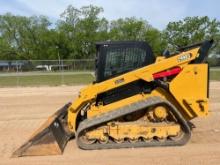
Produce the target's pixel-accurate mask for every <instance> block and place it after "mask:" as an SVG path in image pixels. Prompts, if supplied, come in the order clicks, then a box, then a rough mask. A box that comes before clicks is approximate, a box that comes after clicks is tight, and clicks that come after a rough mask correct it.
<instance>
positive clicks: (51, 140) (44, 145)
mask: <svg viewBox="0 0 220 165" xmlns="http://www.w3.org/2000/svg"><path fill="white" fill-rule="evenodd" d="M70 104H71V103H68V104H66V105H65V106H64V107H63V108H61V109H59V110H58V111H57V112H56V113H55V114H53V115H52V116H50V117H49V118H48V119H47V121H46V122H45V123H44V124H43V125H42V126H41V127H40V128H39V129H38V130H36V131H35V133H34V134H33V135H32V136H31V137H30V138H29V140H28V141H27V142H26V143H24V144H23V145H22V146H20V147H19V148H18V149H17V150H16V151H14V153H13V154H12V157H21V156H44V155H59V154H62V153H63V150H64V148H65V146H66V144H67V142H68V141H69V139H70V138H71V137H72V136H73V135H72V134H71V133H69V132H68V131H67V130H68V129H67V121H66V116H67V110H68V107H69V106H70Z"/></svg>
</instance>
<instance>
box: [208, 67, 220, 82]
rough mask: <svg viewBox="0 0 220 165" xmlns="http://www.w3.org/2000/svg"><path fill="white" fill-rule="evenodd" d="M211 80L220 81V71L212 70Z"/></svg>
mask: <svg viewBox="0 0 220 165" xmlns="http://www.w3.org/2000/svg"><path fill="white" fill-rule="evenodd" d="M210 80H218V81H220V70H211V71H210Z"/></svg>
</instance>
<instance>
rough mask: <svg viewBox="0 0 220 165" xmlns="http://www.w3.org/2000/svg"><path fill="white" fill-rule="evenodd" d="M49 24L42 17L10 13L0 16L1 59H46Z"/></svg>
mask: <svg viewBox="0 0 220 165" xmlns="http://www.w3.org/2000/svg"><path fill="white" fill-rule="evenodd" d="M49 25H50V22H49V21H48V19H47V18H46V17H44V16H39V17H36V16H33V17H23V16H14V15H12V14H10V13H7V14H5V15H1V16H0V37H1V39H0V48H1V49H0V54H1V58H2V59H9V60H10V59H39V58H41V57H42V55H44V58H47V56H48V55H47V50H48V48H49V47H50V45H49V44H48V38H50V37H47V35H48V34H49V30H48V26H49Z"/></svg>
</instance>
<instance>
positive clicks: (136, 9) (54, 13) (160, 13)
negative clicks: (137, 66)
mask: <svg viewBox="0 0 220 165" xmlns="http://www.w3.org/2000/svg"><path fill="white" fill-rule="evenodd" d="M90 4H92V5H96V6H101V7H103V9H104V13H102V14H101V15H100V16H103V17H105V18H107V19H108V20H114V19H118V18H125V17H136V18H143V19H145V20H147V21H148V22H149V23H150V24H151V25H152V26H153V27H156V28H158V29H160V30H162V29H164V28H165V27H166V25H167V24H168V23H169V22H172V21H178V20H180V19H183V18H185V17H187V16H209V17H210V18H216V19H217V20H219V21H220V12H219V8H220V0H0V14H5V13H6V12H10V13H12V14H14V15H23V16H32V15H45V16H47V17H48V18H49V20H50V21H51V22H53V23H55V22H56V21H57V20H58V19H59V18H60V14H61V13H62V12H63V11H64V10H65V9H66V8H67V6H68V5H73V6H74V7H77V8H80V7H82V6H86V5H90Z"/></svg>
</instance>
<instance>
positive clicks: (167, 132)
mask: <svg viewBox="0 0 220 165" xmlns="http://www.w3.org/2000/svg"><path fill="white" fill-rule="evenodd" d="M212 44H213V40H207V41H204V42H202V43H198V44H194V45H190V46H187V47H182V48H179V49H178V50H177V51H176V52H175V53H172V54H170V53H168V52H166V53H165V54H164V55H163V56H159V57H157V58H155V57H154V55H153V53H152V50H151V48H150V46H149V45H148V44H147V43H145V42H140V41H136V42H131V41H122V42H100V43H97V45H96V48H97V56H96V64H95V73H96V80H95V82H93V83H92V84H91V85H89V86H87V87H86V88H84V89H82V90H81V91H80V92H79V95H78V98H77V99H76V100H74V101H73V102H71V103H68V104H66V105H65V106H64V107H63V108H61V109H60V110H58V111H57V112H56V113H55V114H54V115H52V116H51V117H49V119H48V120H47V121H46V122H45V123H44V124H43V125H42V126H41V127H40V128H39V129H38V130H37V131H36V133H34V134H33V135H32V136H31V137H30V139H29V140H28V141H27V142H26V143H25V144H23V145H22V146H21V147H20V148H19V149H17V150H16V151H15V152H14V153H13V155H12V156H13V157H20V156H28V155H55V154H62V152H63V150H64V148H65V145H66V143H67V142H68V141H69V140H70V138H73V137H75V139H76V140H75V141H76V143H77V145H78V147H79V148H81V149H85V150H96V149H111V148H130V147H156V146H179V145H184V144H186V143H187V141H188V140H189V139H190V135H191V128H192V124H190V120H191V119H193V118H196V117H203V116H207V115H208V97H209V96H208V93H209V76H208V75H209V71H208V64H207V62H206V58H207V56H208V51H209V49H210V47H211V46H212Z"/></svg>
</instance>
